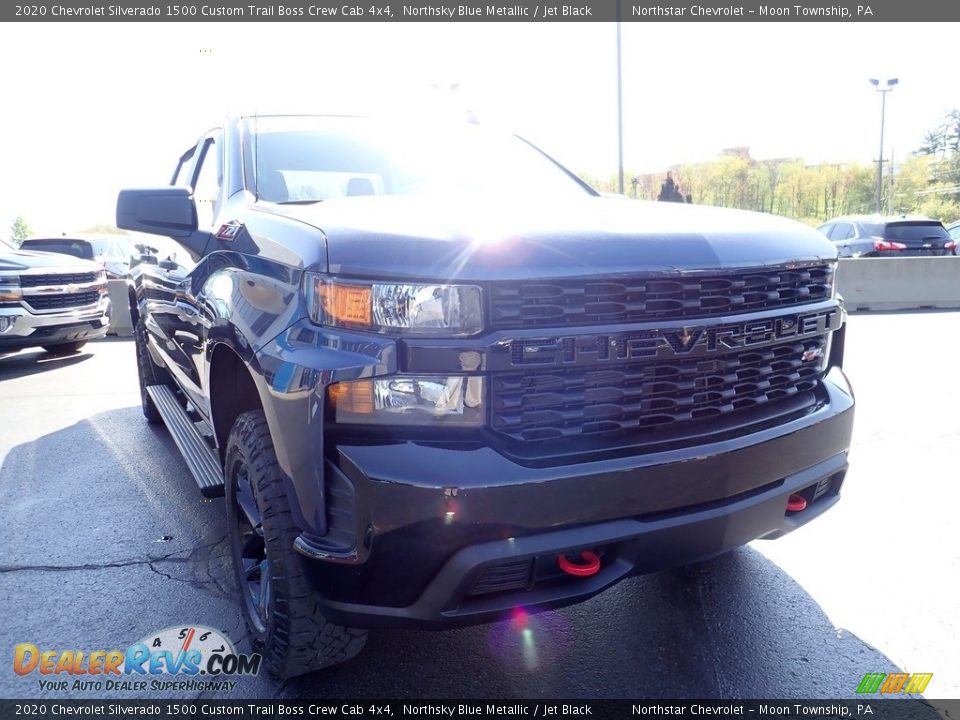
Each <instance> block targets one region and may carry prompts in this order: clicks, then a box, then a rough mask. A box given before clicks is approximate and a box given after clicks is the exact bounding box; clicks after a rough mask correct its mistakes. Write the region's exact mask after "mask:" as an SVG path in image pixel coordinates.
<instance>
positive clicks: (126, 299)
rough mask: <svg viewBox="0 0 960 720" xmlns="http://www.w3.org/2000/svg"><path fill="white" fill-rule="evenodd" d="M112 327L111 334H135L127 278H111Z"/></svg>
mask: <svg viewBox="0 0 960 720" xmlns="http://www.w3.org/2000/svg"><path fill="white" fill-rule="evenodd" d="M107 286H108V287H109V289H110V329H109V330H108V331H107V333H108V334H109V335H117V336H118V337H130V336H131V335H133V321H132V320H131V318H130V295H129V292H130V291H129V289H128V288H129V286H128V285H127V281H126V280H110V281H109V282H108V283H107Z"/></svg>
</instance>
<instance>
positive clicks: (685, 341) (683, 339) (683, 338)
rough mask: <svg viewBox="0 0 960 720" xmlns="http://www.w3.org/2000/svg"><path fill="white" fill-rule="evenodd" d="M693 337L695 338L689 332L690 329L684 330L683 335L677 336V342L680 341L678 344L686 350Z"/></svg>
mask: <svg viewBox="0 0 960 720" xmlns="http://www.w3.org/2000/svg"><path fill="white" fill-rule="evenodd" d="M695 337H697V336H696V335H694V334H693V333H692V332H690V328H684V329H683V333H682V334H679V335H677V340H679V341H680V344H681V345H682V346H683V348H684V349H687V348H688V347H690V343H692V342H693V339H694V338H695Z"/></svg>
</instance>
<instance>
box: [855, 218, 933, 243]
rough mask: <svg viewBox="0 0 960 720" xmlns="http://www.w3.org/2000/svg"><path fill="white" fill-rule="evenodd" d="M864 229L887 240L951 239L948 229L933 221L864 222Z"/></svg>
mask: <svg viewBox="0 0 960 720" xmlns="http://www.w3.org/2000/svg"><path fill="white" fill-rule="evenodd" d="M863 229H864V230H866V231H867V234H869V235H871V236H873V237H877V238H883V239H885V240H900V241H904V240H906V241H913V242H919V241H920V240H933V239H940V238H944V239H949V237H950V236H949V235H948V234H947V231H946V230H945V229H944V227H943V224H942V223H938V222H936V221H931V222H922V221H921V222H916V221H913V222H898V223H887V224H886V227H884V225H883V223H864V224H863Z"/></svg>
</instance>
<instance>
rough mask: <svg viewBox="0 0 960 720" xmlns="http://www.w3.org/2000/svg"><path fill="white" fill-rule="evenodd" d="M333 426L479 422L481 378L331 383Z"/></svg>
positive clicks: (396, 378)
mask: <svg viewBox="0 0 960 720" xmlns="http://www.w3.org/2000/svg"><path fill="white" fill-rule="evenodd" d="M327 397H328V399H329V401H330V403H331V404H332V405H333V407H334V413H335V416H336V422H338V423H352V424H358V423H359V424H365V425H430V426H436V425H456V426H461V427H464V426H466V427H476V426H479V425H483V423H484V410H483V378H482V377H468V376H465V375H448V376H410V375H395V376H393V377H389V378H383V379H377V380H355V381H352V382H342V383H335V384H333V385H331V386H330V387H329V388H328V389H327Z"/></svg>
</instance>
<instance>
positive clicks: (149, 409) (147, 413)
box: [133, 320, 170, 425]
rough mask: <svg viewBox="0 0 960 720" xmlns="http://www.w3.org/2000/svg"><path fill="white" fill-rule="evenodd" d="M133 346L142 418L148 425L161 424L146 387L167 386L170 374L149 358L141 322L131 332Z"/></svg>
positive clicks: (144, 330) (158, 413)
mask: <svg viewBox="0 0 960 720" xmlns="http://www.w3.org/2000/svg"><path fill="white" fill-rule="evenodd" d="M133 337H134V344H135V345H136V347H137V375H138V376H139V378H140V407H141V408H143V416H144V417H145V418H146V419H147V422H148V423H151V424H154V425H156V424H158V423H162V422H163V418H162V417H161V416H160V412H159V411H158V410H157V406H156V405H154V404H153V400H151V399H150V396H149V395H147V386H148V385H169V384H170V373H168V372H167V370H166V368H163V367H160V366H159V365H157V364H156V363H155V362H154V361H153V358H152V357H150V351H149V350H147V329H146V327H144V324H143V321H142V320H140V321H138V322H137V324H136V326H135V327H134V330H133Z"/></svg>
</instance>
